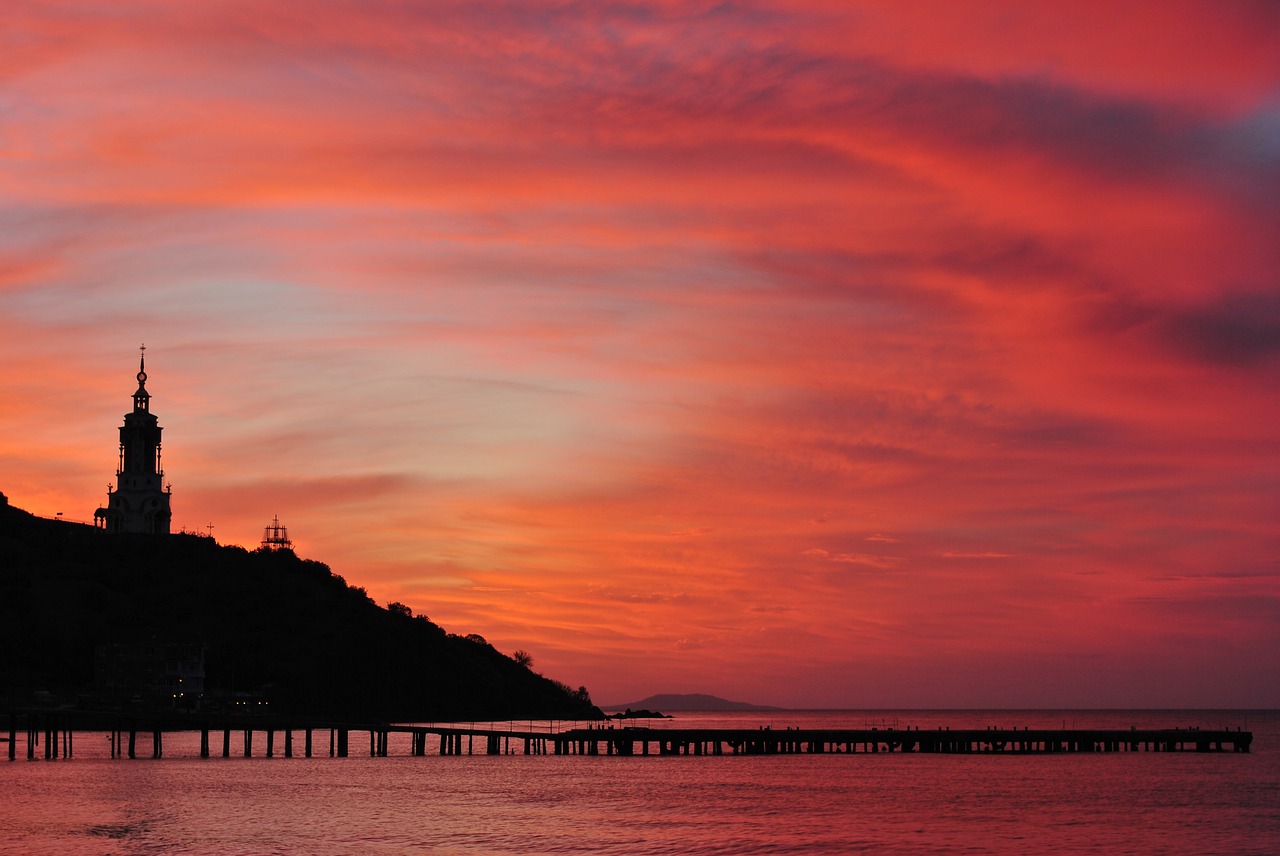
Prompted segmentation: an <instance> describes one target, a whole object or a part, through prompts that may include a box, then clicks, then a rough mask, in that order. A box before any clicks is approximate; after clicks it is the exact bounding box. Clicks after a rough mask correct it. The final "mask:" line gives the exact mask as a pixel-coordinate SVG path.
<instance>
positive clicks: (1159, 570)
mask: <svg viewBox="0 0 1280 856" xmlns="http://www.w3.org/2000/svg"><path fill="white" fill-rule="evenodd" d="M1277 57H1280V5H1277V4H1275V3H1274V2H1268V0H1259V2H1249V0H1239V2H1232V3H1226V4H1224V3H1218V2H1211V1H1210V0H1205V2H1198V0H1197V1H1194V2H1193V0H1168V2H1164V3H1161V4H1159V11H1158V12H1156V11H1155V8H1154V5H1152V4H1144V3H1129V4H1116V3H1112V2H1101V0H1098V2H1094V0H1078V2H1072V3H1059V4H1040V3H1035V4H1028V3H1025V2H1021V0H987V1H986V2H981V3H977V2H961V1H959V0H958V2H916V1H915V0H840V2H832V0H760V2H743V3H722V2H698V0H691V2H664V1H663V0H652V2H645V0H631V2H620V0H599V2H594V1H593V2H546V3H541V2H524V3H520V2H499V0H465V2H451V0H438V2H414V0H358V2H357V0H348V2H317V3H310V4H296V3H290V2H266V0H235V1H234V2H232V0H206V2H193V3H182V4H178V3H171V2H168V0H120V2H116V3H111V4H100V3H91V2H83V0H74V2H73V0H66V2H63V0H38V2H30V0H11V2H8V3H6V6H5V19H4V22H3V24H0V401H3V402H4V404H3V407H0V491H3V492H4V494H5V495H6V496H7V497H8V498H9V501H10V502H11V503H12V504H14V505H17V506H19V507H21V508H25V509H27V510H29V511H32V512H34V513H37V514H42V515H46V516H54V515H56V514H57V513H59V512H61V513H62V514H63V515H64V516H65V517H66V518H68V519H73V520H92V517H93V511H94V509H95V508H97V507H98V506H99V505H102V504H104V502H105V498H106V490H107V486H108V484H113V483H114V476H115V466H116V462H117V442H118V433H117V430H118V428H119V426H120V424H121V423H122V417H123V415H124V413H125V412H126V411H127V410H129V409H130V408H131V398H130V396H131V395H132V393H133V391H134V389H135V387H136V383H135V381H134V374H135V373H136V371H137V364H138V354H139V351H138V348H139V346H140V345H142V344H143V343H145V345H146V348H147V350H146V355H147V372H148V375H149V380H148V384H147V388H148V390H149V392H150V393H151V394H152V400H151V409H152V412H153V413H155V414H156V415H157V416H158V417H159V420H160V424H161V425H162V426H163V428H164V439H165V443H164V465H165V471H166V478H167V480H168V481H169V482H171V483H172V485H173V500H172V503H173V513H174V528H175V530H176V529H185V530H187V531H198V532H201V533H203V534H205V535H212V537H214V538H216V539H217V540H218V541H219V542H220V543H224V544H240V545H243V546H246V547H249V548H253V547H256V546H257V544H258V542H259V540H260V539H261V538H262V529H263V527H264V526H266V525H267V524H268V523H270V522H271V519H272V517H273V515H279V517H280V521H281V522H282V523H284V524H285V525H286V526H288V528H289V533H290V535H291V536H292V538H293V540H294V541H295V543H296V545H297V550H298V552H299V553H300V554H301V555H303V556H305V557H308V558H312V559H316V560H319V561H323V562H325V563H327V564H329V565H330V566H331V567H332V569H333V571H334V572H335V573H338V574H341V575H342V576H343V577H345V578H346V580H347V581H348V582H349V583H351V584H353V585H359V586H363V587H365V588H366V589H367V591H368V592H369V594H370V596H372V597H373V598H374V599H375V600H376V601H377V602H378V603H380V604H386V603H388V602H391V601H398V602H402V603H404V604H407V605H408V606H409V607H410V608H411V609H412V610H413V611H414V612H415V614H424V615H427V616H428V617H430V618H431V619H432V620H433V621H435V622H437V623H438V624H440V625H442V626H443V627H445V628H446V629H447V630H449V631H451V632H456V633H460V634H467V633H479V634H480V635H482V636H484V637H485V638H486V639H487V640H488V641H489V642H490V643H492V644H493V645H494V646H495V647H497V648H498V649H499V650H501V651H504V652H507V653H511V652H513V651H515V650H518V649H520V650H526V651H528V652H530V653H531V654H532V656H533V667H534V668H535V670H537V671H540V672H542V673H544V674H546V675H548V676H549V677H553V678H555V679H557V680H561V681H563V682H565V683H567V684H570V685H572V686H575V687H576V686H578V685H580V684H583V685H586V687H587V688H588V689H589V690H590V691H591V693H592V697H593V698H594V699H595V701H597V702H599V703H605V704H609V703H624V702H627V701H631V700H636V699H641V698H643V697H644V696H647V695H649V694H652V693H659V692H675V693H681V692H689V693H692V692H705V693H713V694H716V695H720V696H724V697H728V698H733V699H742V700H747V701H752V702H756V703H761V704H774V705H782V706H796V707H854V708H857V707H1060V706H1064V707H1065V706H1074V707H1278V706H1280V558H1278V557H1280V525H1278V521H1280V428H1277V426H1280V395H1278V393H1280V237H1278V236H1280V61H1278V60H1277Z"/></svg>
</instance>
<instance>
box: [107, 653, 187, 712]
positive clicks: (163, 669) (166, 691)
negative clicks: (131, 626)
mask: <svg viewBox="0 0 1280 856" xmlns="http://www.w3.org/2000/svg"><path fill="white" fill-rule="evenodd" d="M93 676H94V685H95V687H96V689H97V690H98V692H99V693H102V694H103V695H104V696H106V697H108V698H111V699H114V700H115V701H116V702H118V703H128V704H142V705H144V706H148V707H152V706H158V707H177V708H194V707H196V706H198V705H199V703H200V698H201V696H203V695H204V646H203V645H199V644H197V643H193V642H157V641H152V642H112V643H107V644H103V645H99V646H97V648H96V649H95V651H94V669H93Z"/></svg>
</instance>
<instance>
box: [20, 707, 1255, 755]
mask: <svg viewBox="0 0 1280 856" xmlns="http://www.w3.org/2000/svg"><path fill="white" fill-rule="evenodd" d="M7 719H8V728H7V735H4V734H0V742H7V744H8V746H7V749H8V753H7V754H8V759H9V760H10V761H13V760H17V759H18V758H19V757H24V758H26V759H27V760H32V761H34V760H37V759H39V758H43V759H44V760H50V761H52V760H56V759H59V758H71V757H72V755H73V752H74V746H75V743H74V735H73V726H76V725H78V726H80V730H81V731H93V732H99V733H100V732H102V731H106V732H107V734H108V736H109V740H110V744H111V750H110V751H111V754H110V757H111V758H113V759H114V758H139V757H150V758H162V757H164V736H165V734H170V733H174V732H187V733H192V732H198V733H199V734H200V750H199V751H200V757H201V758H210V757H215V756H221V757H223V758H230V757H232V756H233V755H235V756H243V757H245V758H250V757H255V756H261V757H266V758H274V757H278V756H279V757H284V758H293V757H295V756H296V755H301V756H302V757H305V758H311V757H313V756H315V755H320V754H325V753H327V754H328V755H329V756H330V757H334V758H345V757H348V756H349V755H350V751H351V733H352V732H356V733H357V734H367V735H368V738H369V755H370V756H371V757H386V756H387V755H389V754H391V753H390V745H391V735H393V734H396V735H406V736H407V740H405V741H403V742H407V744H408V753H407V754H409V755H412V756H416V757H421V756H426V755H428V754H431V755H440V756H458V755H512V754H523V755H547V754H550V755H596V756H599V755H606V756H611V755H617V756H624V757H632V756H647V755H687V756H716V755H794V754H808V755H825V754H848V755H852V754H877V753H880V752H905V753H918V754H948V755H956V754H960V755H968V754H996V755H1041V754H1056V753H1067V752H1070V753H1079V752H1237V753H1239V752H1248V751H1249V747H1250V745H1251V744H1252V742H1253V733H1252V732H1249V731H1245V730H1243V729H1241V728H1237V729H1236V730H1231V729H1216V730H1202V729H1200V728H1162V729H1139V728H1136V727H1133V728H1130V729H1128V730H1122V729H1078V730H1077V729H1074V728H1073V729H1033V728H998V727H991V728H985V729H948V728H944V729H919V728H910V727H908V728H905V729H901V730H899V729H895V728H862V729H791V728H786V729H781V730H775V729H772V728H756V729H732V728H729V729H716V728H679V727H676V728H669V727H662V728H645V727H631V726H622V727H616V726H609V725H600V726H597V725H594V724H593V725H588V726H585V727H584V726H578V725H574V726H571V727H565V728H561V729H559V730H556V729H553V728H551V727H548V728H547V729H546V730H534V729H532V728H529V729H521V728H518V727H516V726H514V725H512V726H510V727H507V728H498V727H476V726H471V725H462V724H457V723H454V724H444V725H441V724H433V725H403V724H392V723H380V722H363V723H354V722H330V721H312V722H298V721H294V720H288V719H283V718H280V719H275V718H259V717H253V718H245V717H235V718H212V717H211V718H208V719H200V718H194V719H193V718H189V717H184V718H181V719H177V718H162V717H145V716H115V717H113V716H111V715H109V714H94V715H88V714H79V713H67V712H35V711H27V712H16V713H10V714H8V716H7ZM103 722H109V725H108V726H107V727H105V728H104V727H102V723H103ZM233 735H234V736H235V740H233V739H232V738H233ZM148 744H149V745H148ZM299 744H300V745H299ZM233 746H234V749H235V751H234V752H233ZM19 747H22V748H24V749H25V751H23V752H19V751H18V750H19ZM428 747H430V748H432V749H435V751H433V752H428Z"/></svg>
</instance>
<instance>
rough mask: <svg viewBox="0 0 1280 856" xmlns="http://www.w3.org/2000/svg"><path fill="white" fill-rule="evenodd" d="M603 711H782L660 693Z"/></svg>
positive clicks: (706, 697) (700, 695)
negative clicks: (629, 709) (628, 709)
mask: <svg viewBox="0 0 1280 856" xmlns="http://www.w3.org/2000/svg"><path fill="white" fill-rule="evenodd" d="M601 707H602V709H604V710H612V711H621V710H625V709H627V708H631V709H632V711H633V715H634V711H663V712H667V711H673V710H675V711H682V710H683V711H700V712H701V711H734V710H782V709H783V708H780V707H769V706H768V705H761V704H750V703H748V702H745V701H729V700H728V699H723V698H719V697H718V696H713V695H705V694H703V693H684V694H682V693H660V694H658V695H651V696H649V697H648V698H642V699H640V700H639V701H633V702H628V703H627V704H608V705H601Z"/></svg>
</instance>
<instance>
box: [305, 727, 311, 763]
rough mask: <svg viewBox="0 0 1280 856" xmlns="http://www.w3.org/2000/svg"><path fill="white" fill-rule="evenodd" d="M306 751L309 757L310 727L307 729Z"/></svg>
mask: <svg viewBox="0 0 1280 856" xmlns="http://www.w3.org/2000/svg"><path fill="white" fill-rule="evenodd" d="M306 752H307V757H308V758H310V757H311V729H310V728H308V729H307V746H306Z"/></svg>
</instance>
